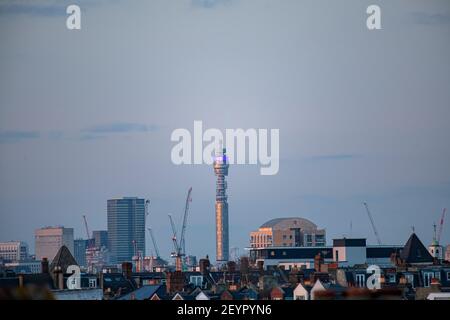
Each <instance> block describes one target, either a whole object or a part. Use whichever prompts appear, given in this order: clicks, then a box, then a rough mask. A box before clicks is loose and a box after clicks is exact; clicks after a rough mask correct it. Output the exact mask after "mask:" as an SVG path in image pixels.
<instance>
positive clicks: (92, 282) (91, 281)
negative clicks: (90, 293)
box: [89, 279, 97, 288]
mask: <svg viewBox="0 0 450 320" xmlns="http://www.w3.org/2000/svg"><path fill="white" fill-rule="evenodd" d="M89 288H97V279H89Z"/></svg>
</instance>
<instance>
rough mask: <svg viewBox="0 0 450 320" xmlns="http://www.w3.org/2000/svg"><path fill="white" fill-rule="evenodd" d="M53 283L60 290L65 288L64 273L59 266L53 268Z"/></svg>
mask: <svg viewBox="0 0 450 320" xmlns="http://www.w3.org/2000/svg"><path fill="white" fill-rule="evenodd" d="M53 283H54V285H55V287H56V288H58V289H59V290H63V289H64V274H63V272H62V270H61V267H59V266H56V267H55V269H54V270H53Z"/></svg>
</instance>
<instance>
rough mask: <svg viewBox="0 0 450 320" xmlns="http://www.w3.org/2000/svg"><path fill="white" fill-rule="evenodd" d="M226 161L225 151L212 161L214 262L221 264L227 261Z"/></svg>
mask: <svg viewBox="0 0 450 320" xmlns="http://www.w3.org/2000/svg"><path fill="white" fill-rule="evenodd" d="M228 166H229V164H228V160H227V156H226V149H223V152H222V154H220V155H217V156H216V157H215V159H214V173H215V175H216V177H217V181H216V261H217V263H219V264H220V263H223V262H226V261H228V255H229V238H228V197H227V182H226V181H225V177H226V176H227V175H228Z"/></svg>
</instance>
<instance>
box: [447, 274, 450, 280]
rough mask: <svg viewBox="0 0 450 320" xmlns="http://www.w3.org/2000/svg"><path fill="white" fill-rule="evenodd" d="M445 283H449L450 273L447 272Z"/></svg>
mask: <svg viewBox="0 0 450 320" xmlns="http://www.w3.org/2000/svg"><path fill="white" fill-rule="evenodd" d="M447 281H450V272H447Z"/></svg>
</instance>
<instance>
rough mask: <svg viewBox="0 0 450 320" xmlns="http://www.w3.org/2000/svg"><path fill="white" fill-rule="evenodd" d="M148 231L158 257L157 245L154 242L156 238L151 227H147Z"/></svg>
mask: <svg viewBox="0 0 450 320" xmlns="http://www.w3.org/2000/svg"><path fill="white" fill-rule="evenodd" d="M147 230H148V233H150V237H151V238H152V242H153V248H155V253H156V258H158V259H159V258H160V256H159V249H158V245H157V244H156V239H155V236H154V235H153V231H152V228H147Z"/></svg>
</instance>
